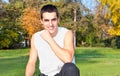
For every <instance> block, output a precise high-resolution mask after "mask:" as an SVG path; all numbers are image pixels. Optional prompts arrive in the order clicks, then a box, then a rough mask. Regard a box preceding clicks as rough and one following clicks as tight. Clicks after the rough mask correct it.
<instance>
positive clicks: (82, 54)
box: [0, 47, 120, 76]
mask: <svg viewBox="0 0 120 76" xmlns="http://www.w3.org/2000/svg"><path fill="white" fill-rule="evenodd" d="M28 54H29V49H15V50H0V76H24V74H25V67H26V64H27V60H28ZM75 56H76V65H77V66H78V67H79V69H80V72H81V76H120V49H111V48H93V47H92V48H90V47H89V48H88V47H86V48H85V47H78V48H76V52H75ZM38 74H39V69H38V62H37V66H36V71H35V75H34V76H38Z"/></svg>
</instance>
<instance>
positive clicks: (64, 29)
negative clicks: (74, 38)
mask: <svg viewBox="0 0 120 76" xmlns="http://www.w3.org/2000/svg"><path fill="white" fill-rule="evenodd" d="M58 29H59V30H61V31H68V30H69V29H67V28H66V27H58Z"/></svg>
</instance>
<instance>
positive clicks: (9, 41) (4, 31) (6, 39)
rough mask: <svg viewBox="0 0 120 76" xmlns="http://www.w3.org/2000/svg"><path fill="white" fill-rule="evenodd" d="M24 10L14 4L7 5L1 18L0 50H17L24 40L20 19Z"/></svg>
mask: <svg viewBox="0 0 120 76" xmlns="http://www.w3.org/2000/svg"><path fill="white" fill-rule="evenodd" d="M21 12H22V9H21V7H19V6H14V4H6V6H4V12H3V13H2V15H1V16H0V17H1V19H0V49H1V48H15V47H16V48H17V45H18V44H19V43H20V42H21V40H22V28H21V26H20V23H19V22H18V19H19V17H20V15H21Z"/></svg>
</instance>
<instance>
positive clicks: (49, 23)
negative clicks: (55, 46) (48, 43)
mask: <svg viewBox="0 0 120 76" xmlns="http://www.w3.org/2000/svg"><path fill="white" fill-rule="evenodd" d="M41 22H42V24H43V26H44V28H45V29H46V30H48V31H49V33H50V34H52V35H54V34H56V32H57V28H58V23H59V18H58V17H57V15H56V13H55V12H51V13H49V12H45V13H43V19H42V20H41Z"/></svg>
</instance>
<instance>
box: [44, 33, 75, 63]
mask: <svg viewBox="0 0 120 76" xmlns="http://www.w3.org/2000/svg"><path fill="white" fill-rule="evenodd" d="M43 35H45V36H46V37H45V36H43ZM42 37H43V39H45V40H46V41H47V42H48V43H49V45H50V46H51V48H52V50H53V51H54V53H55V54H56V55H57V56H58V57H59V58H60V59H61V60H62V61H63V62H65V63H66V62H72V59H73V56H74V36H73V33H72V31H68V32H67V34H66V36H65V39H64V47H63V48H61V47H60V46H59V45H58V44H57V43H56V42H55V41H54V40H53V38H52V37H51V36H50V35H49V33H48V32H46V33H44V34H42Z"/></svg>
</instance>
